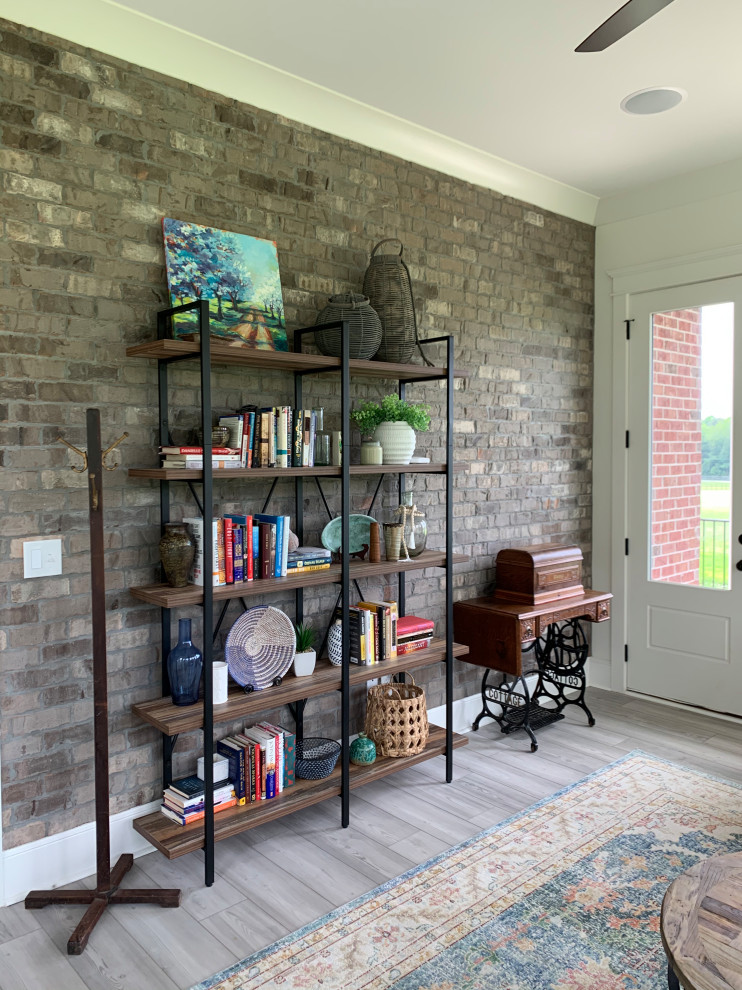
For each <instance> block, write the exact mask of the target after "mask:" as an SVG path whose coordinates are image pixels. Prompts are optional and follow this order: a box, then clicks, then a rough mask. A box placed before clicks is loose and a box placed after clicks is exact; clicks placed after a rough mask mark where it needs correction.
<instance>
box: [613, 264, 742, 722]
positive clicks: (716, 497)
mask: <svg viewBox="0 0 742 990" xmlns="http://www.w3.org/2000/svg"><path fill="white" fill-rule="evenodd" d="M741 307H742V289H741V285H740V280H739V279H727V280H723V281H719V282H713V283H705V284H702V285H695V286H683V287H680V288H678V289H670V290H663V291H661V292H654V293H646V294H642V295H641V296H637V297H635V298H634V300H633V309H634V312H633V316H634V323H633V325H632V334H631V341H630V344H629V446H628V449H627V458H628V479H629V488H628V500H627V501H628V536H629V543H628V550H629V553H628V557H627V578H628V589H627V591H628V594H627V604H628V630H627V641H628V647H629V653H628V660H629V663H628V686H629V688H630V689H631V690H635V691H640V692H642V693H647V694H651V695H654V696H657V697H662V698H668V699H673V700H677V701H683V702H686V703H688V704H694V705H700V706H702V707H705V708H711V709H714V710H716V711H724V712H731V713H735V714H736V713H739V714H742V655H741V653H740V646H742V637H741V634H740V633H741V630H740V626H741V625H742V622H740V619H739V618H738V617H737V615H736V614H735V613H739V612H740V609H739V601H738V599H739V594H740V587H741V586H742V585H741V583H740V579H741V578H742V575H741V574H740V572H739V571H738V570H737V567H736V564H737V561H738V560H740V561H742V546H740V543H739V542H738V541H737V535H738V534H739V533H740V532H742V529H740V523H741V522H742V516H741V515H740V512H739V505H736V504H735V501H736V502H737V503H738V502H739V494H738V493H739V487H740V486H739V485H738V484H735V477H734V475H735V468H739V465H740V463H742V458H740V457H737V458H735V457H734V448H735V445H737V446H739V443H740V437H738V436H737V434H738V433H740V432H742V431H735V430H734V422H735V416H734V410H735V396H734V384H735V365H738V364H739V363H740V356H739V354H738V353H736V352H738V351H742V348H735V326H736V325H738V322H739V320H740V317H741V316H742V308H741ZM738 339H742V338H738ZM736 380H737V381H739V380H741V379H740V377H739V375H737V376H736ZM735 493H737V494H735ZM735 526H736V528H735Z"/></svg>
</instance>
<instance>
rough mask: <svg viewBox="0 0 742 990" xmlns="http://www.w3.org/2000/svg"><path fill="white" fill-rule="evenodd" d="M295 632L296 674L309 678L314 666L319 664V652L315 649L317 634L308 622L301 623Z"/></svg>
mask: <svg viewBox="0 0 742 990" xmlns="http://www.w3.org/2000/svg"><path fill="white" fill-rule="evenodd" d="M295 632H296V653H295V654H294V674H295V675H296V676H297V677H308V676H309V675H310V674H312V673H313V672H314V665H315V663H316V662H317V651H316V650H315V649H314V642H315V639H316V638H317V633H316V630H315V629H314V627H313V626H310V625H309V623H308V622H300V623H299V625H298V626H296V628H295Z"/></svg>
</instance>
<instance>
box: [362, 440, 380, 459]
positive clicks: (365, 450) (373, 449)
mask: <svg viewBox="0 0 742 990" xmlns="http://www.w3.org/2000/svg"><path fill="white" fill-rule="evenodd" d="M383 463H384V457H383V453H382V450H381V444H380V443H379V441H378V440H363V441H361V464H383Z"/></svg>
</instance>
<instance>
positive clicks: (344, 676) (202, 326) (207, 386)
mask: <svg viewBox="0 0 742 990" xmlns="http://www.w3.org/2000/svg"><path fill="white" fill-rule="evenodd" d="M192 310H196V311H197V313H198V327H199V335H200V341H201V348H200V352H199V363H200V376H201V429H202V435H203V460H204V464H203V479H202V481H201V484H202V486H203V487H202V490H201V498H200V499H199V496H198V494H197V492H196V490H195V488H194V486H193V484H192V483H191V482H188V485H189V488H190V489H191V493H192V495H193V498H194V500H195V502H196V504H197V506H198V509H199V512H200V513H201V515H202V516H204V520H206V519H210V518H211V514H212V512H213V509H212V506H213V468H212V442H211V408H212V402H211V338H210V331H209V304H208V301H207V300H198V301H197V302H193V303H187V304H185V305H183V306H177V307H174V308H172V309H167V310H163V311H161V312H159V313H158V314H157V337H158V339H165V338H167V337H168V336H169V332H168V331H169V326H170V322H171V320H172V318H173V317H174V316H176V315H177V314H178V313H184V312H188V311H192ZM319 329H339V330H340V331H341V333H340V341H341V353H340V368H339V375H340V431H341V438H342V441H341V442H342V451H343V455H342V459H341V472H340V514H341V517H342V524H341V546H342V552H341V580H340V593H339V599H340V603H341V618H342V653H343V657H344V658H345V659H344V662H343V664H342V668H341V686H340V696H341V739H342V750H341V785H342V789H341V824H342V826H343V828H346V827H347V826H348V825H349V822H350V740H349V735H350V666H349V661H348V659H347V658H348V656H349V655H350V622H349V606H350V585H351V579H350V555H349V551H348V548H349V542H350V540H349V535H350V534H349V518H350V457H349V452H350V442H349V440H350V366H349V362H350V342H349V332H348V324H347V322H346V321H337V322H333V323H326V324H322V325H321V326H320V325H317V326H314V327H306V328H302V329H299V330H296V331H295V332H294V351H296V352H298V353H301V351H302V345H303V342H304V339H305V338H306V336H307V335H308V334H314V333H315V332H316V331H317V330H319ZM420 343H421V344H422V345H426V344H434V343H439V344H440V343H444V344H445V346H446V371H445V374H444V375H430V376H426V377H424V378H417V377H416V378H411V379H405V378H400V379H399V380H398V381H399V386H398V387H399V396H400V398H401V399H404V398H405V394H406V388H407V386H408V385H412V384H417V383H418V382H429V381H441V380H443V381H445V382H446V471H445V478H446V565H445V578H446V579H445V585H446V592H445V598H446V601H445V612H446V649H445V658H444V662H445V667H446V678H445V683H446V781H447V782H450V781H451V780H452V778H453V470H454V463H453V392H454V388H453V382H454V371H453V358H454V355H453V338H452V337H451V336H442V337H434V338H429V339H427V340H422V341H420ZM191 357H192V356H191V355H185V356H177V357H172V358H160V359H158V395H159V435H160V444H161V445H163V446H165V445H167V444H169V443H170V422H169V409H168V369H169V365H170V364H171V363H174V362H177V361H183V360H188V359H191ZM327 371H334V372H337V371H338V369H337V367H330V368H322V367H320V368H316V369H311V370H300V371H295V372H294V408H296V409H301V408H302V407H303V381H304V376H305V375H308V374H312V375H316V374H322V373H325V372H327ZM315 480H316V481H317V483H318V484H319V479H315ZM276 481H277V479H275V480H274V482H273V485H272V487H271V490H270V492H269V494H268V496H267V499H266V507H267V504H268V502H269V501H270V498H271V495H272V493H273V490H274V488H275V485H276ZM382 481H383V476H382V478H380V479H379V483H378V485H377V488H376V492H375V493H374V499H375V498H376V495H377V494H378V492H379V489H380V487H381V483H382ZM159 484H160V521H161V525H162V527H163V529H164V526H165V523H167V522H169V521H170V482H169V481H167V480H160V483H159ZM398 485H399V492H400V494H402V493H403V492H404V485H405V475H404V474H403V473H400V474H399V475H398ZM320 494H321V497H322V500H323V502H324V503H325V508H327V509H328V511H329V507H328V505H327V501H326V499H325V496H324V492H323V491H322V488H321V486H320ZM294 497H295V506H296V522H295V525H296V535H297V536H298V538H299V544H300V545H302V544H303V542H304V479H303V478H302V477H301V476H297V477H295V478H294ZM264 511H265V508H264ZM213 549H214V548H213V536H212V527H211V526H207V525H204V527H203V554H204V560H212V559H213ZM405 590H406V588H405V574H404V572H403V571H401V572H399V573H398V604H399V614H400V615H404V614H405ZM239 600H240V601H241V603H242V607H243V609H247V605H246V603H245V601H244V599H239ZM228 605H229V600H227V601H226V602H225V603H224V605H223V607H222V609H221V612H220V615H219V618H218V621H217V623H216V626H215V624H214V592H213V586H212V584H211V583H210V582H208V581H206V580H205V581H204V591H203V661H204V717H203V740H204V752H205V753H209V752H211V750H212V748H213V736H214V717H213V706H212V704H211V699H212V696H213V684H212V658H213V644H214V642H215V639H216V635H217V633H218V632H219V628H220V627H221V624H222V622H223V620H224V617H225V614H226V610H227V607H228ZM303 617H304V591H303V589H302V588H297V589H296V590H295V618H296V622H297V623H298V622H301V621H302V620H303ZM161 636H162V692H163V695H168V694H170V685H169V682H168V677H167V656H168V654H169V652H170V650H171V648H172V617H171V610H170V609H169V608H163V609H161ZM305 704H306V701H299V702H297V703H296V704H294V705H291V706H290V707H291V712H292V715H293V717H294V720H295V723H296V732H297V737H298V738H301V736H302V734H303V727H304V726H303V716H304V706H305ZM177 738H178V737H177V735H175V736H166V735H164V734H163V736H162V745H163V753H162V761H163V767H162V770H163V783H164V786H168V785H169V784H170V783H171V782H172V754H173V750H174V748H175V744H176V741H177ZM204 784H205V795H204V797H205V816H204V846H203V848H204V883H205V885H206V886H207V887H210V886H211V885H212V884H213V882H214V844H215V843H214V807H213V789H214V776H213V764H212V763H211V761H210V760H208V759H206V760H204Z"/></svg>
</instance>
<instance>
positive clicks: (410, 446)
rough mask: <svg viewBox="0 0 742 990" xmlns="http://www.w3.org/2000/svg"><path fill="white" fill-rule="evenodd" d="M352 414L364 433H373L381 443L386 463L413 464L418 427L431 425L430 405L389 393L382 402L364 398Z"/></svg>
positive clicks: (354, 421)
mask: <svg viewBox="0 0 742 990" xmlns="http://www.w3.org/2000/svg"><path fill="white" fill-rule="evenodd" d="M350 418H351V419H352V420H353V423H354V424H355V425H356V426H357V427H358V429H359V430H360V432H361V437H364V436H368V435H370V434H373V438H374V440H377V441H378V442H379V443H380V444H381V449H382V458H383V460H382V463H383V464H409V463H410V458H411V457H412V455H413V453H414V451H415V431H416V430H427V429H428V428H429V426H430V414H429V412H428V406H426V405H422V404H420V403H415V402H405V401H404V400H403V399H400V398H399V396H397V395H394V394H391V395H385V396H384V398H383V399H382V400H381V402H380V403H379V402H371V401H368V402H364V404H363V405H362V406H360V407H359V408H358V409H355V410H354V411H353V412H352V413H351V414H350Z"/></svg>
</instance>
